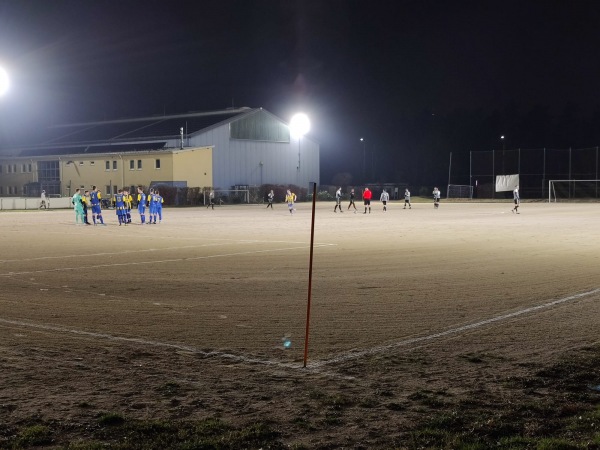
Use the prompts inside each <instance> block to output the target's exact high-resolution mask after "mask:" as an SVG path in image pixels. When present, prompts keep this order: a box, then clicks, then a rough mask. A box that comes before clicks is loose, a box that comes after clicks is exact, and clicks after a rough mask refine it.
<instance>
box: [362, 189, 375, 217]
mask: <svg viewBox="0 0 600 450" xmlns="http://www.w3.org/2000/svg"><path fill="white" fill-rule="evenodd" d="M372 197H373V192H371V191H370V190H369V188H365V190H364V191H363V202H364V204H365V212H364V213H363V214H366V213H367V208H369V214H371V198H372Z"/></svg>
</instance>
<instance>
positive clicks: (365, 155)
mask: <svg viewBox="0 0 600 450" xmlns="http://www.w3.org/2000/svg"><path fill="white" fill-rule="evenodd" d="M360 142H362V145H363V181H364V182H366V181H367V180H366V178H367V152H366V150H365V149H366V147H365V139H364V138H360Z"/></svg>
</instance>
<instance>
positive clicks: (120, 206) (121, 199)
mask: <svg viewBox="0 0 600 450" xmlns="http://www.w3.org/2000/svg"><path fill="white" fill-rule="evenodd" d="M115 210H116V212H117V219H119V226H121V225H127V210H126V207H125V196H124V195H123V189H119V190H118V191H117V193H116V194H115Z"/></svg>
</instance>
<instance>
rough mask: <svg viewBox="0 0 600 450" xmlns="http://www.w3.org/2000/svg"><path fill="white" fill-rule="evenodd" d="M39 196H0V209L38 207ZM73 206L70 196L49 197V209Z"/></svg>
mask: <svg viewBox="0 0 600 450" xmlns="http://www.w3.org/2000/svg"><path fill="white" fill-rule="evenodd" d="M40 201H41V200H40V198H38V197H27V198H23V197H0V210H12V209H38V208H39V207H40ZM66 208H73V205H72V204H71V198H70V197H60V198H51V199H50V209H66Z"/></svg>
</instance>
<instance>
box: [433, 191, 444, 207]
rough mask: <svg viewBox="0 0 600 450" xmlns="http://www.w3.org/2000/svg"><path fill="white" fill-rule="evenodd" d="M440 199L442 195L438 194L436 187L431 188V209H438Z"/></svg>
mask: <svg viewBox="0 0 600 450" xmlns="http://www.w3.org/2000/svg"><path fill="white" fill-rule="evenodd" d="M441 197H442V193H441V192H440V190H439V189H438V188H437V186H436V187H434V188H433V207H434V208H435V209H438V208H439V206H440V198H441Z"/></svg>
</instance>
